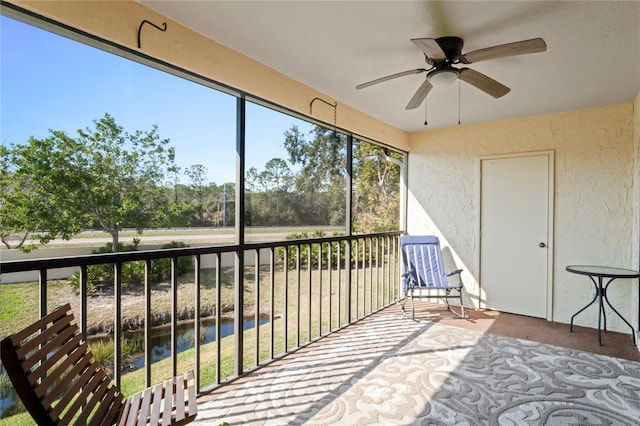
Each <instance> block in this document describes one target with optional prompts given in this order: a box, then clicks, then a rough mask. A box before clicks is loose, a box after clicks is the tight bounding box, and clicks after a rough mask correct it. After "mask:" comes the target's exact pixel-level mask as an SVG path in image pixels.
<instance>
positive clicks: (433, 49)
mask: <svg viewBox="0 0 640 426" xmlns="http://www.w3.org/2000/svg"><path fill="white" fill-rule="evenodd" d="M411 41H412V42H413V44H415V45H416V46H418V48H419V49H420V50H422V51H423V52H424V53H425V55H427V58H429V59H435V60H437V61H441V60H443V59H447V55H446V54H445V53H444V50H442V47H440V45H439V44H438V42H437V41H436V39H435V38H412V39H411Z"/></svg>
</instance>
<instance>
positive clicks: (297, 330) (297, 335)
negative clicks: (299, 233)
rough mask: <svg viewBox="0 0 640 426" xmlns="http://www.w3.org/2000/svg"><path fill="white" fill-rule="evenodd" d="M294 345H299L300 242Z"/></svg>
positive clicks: (297, 249)
mask: <svg viewBox="0 0 640 426" xmlns="http://www.w3.org/2000/svg"><path fill="white" fill-rule="evenodd" d="M296 346H300V244H296Z"/></svg>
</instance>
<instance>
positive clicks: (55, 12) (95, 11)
mask: <svg viewBox="0 0 640 426" xmlns="http://www.w3.org/2000/svg"><path fill="white" fill-rule="evenodd" d="M10 3H13V4H15V5H17V6H19V7H22V8H24V9H27V10H30V11H32V12H35V13H37V14H40V15H42V16H45V17H47V18H51V19H53V20H55V21H58V22H61V23H63V24H66V25H69V26H71V27H74V28H78V29H80V30H82V31H85V32H87V33H89V34H91V35H94V36H97V37H100V38H102V39H104V40H108V41H111V42H114V43H117V44H118V45H120V46H123V47H127V48H129V49H132V50H134V51H140V52H141V53H143V54H145V55H148V56H150V57H152V58H156V59H160V60H162V61H164V62H167V63H169V64H173V65H176V66H178V67H181V68H183V69H186V70H189V71H192V72H194V73H196V74H198V75H201V76H204V77H208V78H210V79H212V80H214V81H216V82H218V83H222V84H225V85H228V86H230V87H232V88H234V89H238V90H242V91H244V92H246V93H249V94H251V95H254V96H257V97H260V98H262V99H266V100H268V101H271V102H273V103H275V104H277V105H280V106H284V107H287V108H289V109H291V110H293V111H296V112H298V113H300V114H303V115H309V104H310V102H311V100H312V99H314V98H315V97H320V98H322V99H324V100H326V101H327V102H330V103H333V102H334V101H335V99H332V98H331V97H329V96H328V95H326V94H324V93H322V92H319V91H317V90H315V89H313V88H311V87H309V86H306V85H304V84H302V83H300V82H298V81H296V80H293V79H291V78H289V77H287V76H285V75H284V74H282V73H280V72H277V71H275V70H273V69H271V68H269V67H267V66H265V65H263V64H261V63H259V62H257V61H255V60H253V59H251V58H249V57H247V56H244V55H241V54H240V53H238V52H236V51H234V50H232V49H230V48H228V47H226V46H223V45H222V44H219V43H217V42H215V41H213V40H211V39H208V38H205V37H204V36H202V35H201V34H199V33H196V32H194V31H191V30H189V29H187V28H186V27H184V26H182V25H180V24H178V23H177V22H174V21H171V20H170V19H167V18H165V17H163V16H161V15H159V14H158V13H157V12H155V11H153V10H151V9H148V8H146V7H145V6H143V5H141V4H139V3H136V2H134V1H130V0H122V1H25V0H13V1H10ZM144 19H147V20H149V21H151V22H154V23H157V24H158V25H159V24H160V23H162V22H166V23H167V31H166V32H160V31H152V30H150V29H149V28H145V30H144V31H143V33H142V37H141V41H142V43H141V44H142V49H139V48H138V39H137V34H138V27H139V25H140V23H141V22H142V21H143V20H144ZM333 113H334V110H333V108H331V107H328V106H324V107H323V106H322V104H318V107H317V108H316V106H315V105H314V110H313V118H314V119H317V120H321V121H324V122H326V123H327V124H329V125H332V124H334V122H333V121H334V114H333ZM335 124H336V125H337V126H339V127H342V128H344V129H347V130H350V131H352V132H354V133H357V134H359V135H362V136H366V137H369V138H371V139H373V140H376V141H380V142H384V143H386V144H389V145H391V146H395V147H397V148H399V149H403V150H406V149H407V148H408V134H407V133H406V132H404V131H402V130H399V129H396V128H395V127H392V126H390V125H388V124H386V123H384V122H382V121H380V120H377V119H375V118H373V117H371V116H369V115H366V114H364V113H362V112H360V111H358V110H356V109H354V108H352V107H350V106H348V105H346V104H342V103H340V102H338V105H337V113H336V123H335Z"/></svg>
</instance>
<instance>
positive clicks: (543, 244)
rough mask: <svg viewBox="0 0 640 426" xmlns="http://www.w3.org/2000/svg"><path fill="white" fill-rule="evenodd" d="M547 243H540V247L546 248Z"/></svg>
mask: <svg viewBox="0 0 640 426" xmlns="http://www.w3.org/2000/svg"><path fill="white" fill-rule="evenodd" d="M546 246H547V245H546V244H545V243H538V247H540V248H545V247H546Z"/></svg>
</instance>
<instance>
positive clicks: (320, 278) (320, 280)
mask: <svg viewBox="0 0 640 426" xmlns="http://www.w3.org/2000/svg"><path fill="white" fill-rule="evenodd" d="M322 246H323V243H318V294H319V295H320V297H318V336H322V335H323V333H322V308H323V306H322V300H323V299H324V288H323V287H322V248H323V247H322ZM329 296H331V295H329Z"/></svg>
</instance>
